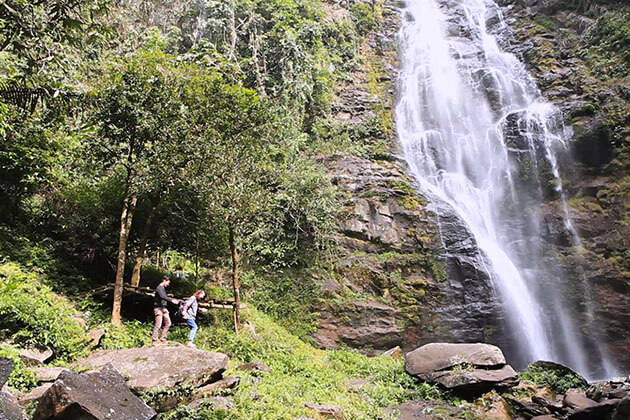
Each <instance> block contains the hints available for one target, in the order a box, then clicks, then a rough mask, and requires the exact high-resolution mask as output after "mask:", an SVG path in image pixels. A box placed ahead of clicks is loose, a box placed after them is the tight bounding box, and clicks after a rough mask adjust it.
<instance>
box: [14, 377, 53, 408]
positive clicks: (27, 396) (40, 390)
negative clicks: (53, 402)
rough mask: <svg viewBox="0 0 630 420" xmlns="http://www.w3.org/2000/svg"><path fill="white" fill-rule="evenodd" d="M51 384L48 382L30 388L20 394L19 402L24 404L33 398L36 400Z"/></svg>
mask: <svg viewBox="0 0 630 420" xmlns="http://www.w3.org/2000/svg"><path fill="white" fill-rule="evenodd" d="M52 385H53V384H52V382H48V383H46V384H44V385H40V386H38V387H35V388H33V389H31V391H30V392H29V393H28V394H25V395H22V396H20V404H22V405H25V404H28V403H30V402H33V401H35V400H38V399H39V398H41V396H42V395H44V394H45V393H46V391H48V390H49V389H50V387H51V386H52Z"/></svg>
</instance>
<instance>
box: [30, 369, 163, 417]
mask: <svg viewBox="0 0 630 420" xmlns="http://www.w3.org/2000/svg"><path fill="white" fill-rule="evenodd" d="M155 418H156V412H155V411H154V410H153V409H152V408H151V407H149V406H148V405H146V404H145V403H144V402H143V401H142V400H141V399H140V398H138V397H136V396H135V395H134V394H133V393H132V392H131V391H130V390H129V388H127V385H126V384H125V378H123V377H122V376H121V375H120V373H118V371H117V370H116V369H114V368H113V367H112V366H111V365H109V366H106V367H104V368H103V369H102V370H101V371H99V372H88V373H82V374H79V373H75V372H71V371H63V372H62V373H61V375H60V376H59V379H57V381H55V383H54V384H53V385H52V386H51V387H50V389H48V391H46V392H45V393H44V395H42V396H41V398H39V400H38V403H37V408H36V410H35V414H34V415H33V420H77V419H86V420H87V419H90V420H153V419H155Z"/></svg>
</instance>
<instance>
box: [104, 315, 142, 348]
mask: <svg viewBox="0 0 630 420" xmlns="http://www.w3.org/2000/svg"><path fill="white" fill-rule="evenodd" d="M103 327H105V337H103V341H102V342H101V347H102V348H104V349H126V348H131V347H143V346H146V345H149V344H151V331H152V329H153V328H152V326H151V325H149V324H147V323H142V322H139V321H126V322H124V323H123V325H120V326H116V325H112V324H110V323H107V324H103Z"/></svg>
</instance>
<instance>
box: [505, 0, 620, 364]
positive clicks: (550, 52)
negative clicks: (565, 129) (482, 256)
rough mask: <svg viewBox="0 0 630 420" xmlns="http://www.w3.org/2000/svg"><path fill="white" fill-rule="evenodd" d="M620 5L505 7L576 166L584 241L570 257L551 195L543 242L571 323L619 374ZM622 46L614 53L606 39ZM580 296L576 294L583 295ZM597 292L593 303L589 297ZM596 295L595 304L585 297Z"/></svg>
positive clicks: (527, 0) (560, 1)
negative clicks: (561, 123) (563, 282)
mask: <svg viewBox="0 0 630 420" xmlns="http://www.w3.org/2000/svg"><path fill="white" fill-rule="evenodd" d="M623 3H624V2H621V1H593V0H589V1H587V0H582V1H566V0H553V1H537V0H512V1H507V0H504V1H503V2H502V5H503V6H506V7H505V8H504V13H505V15H506V17H507V18H508V23H509V24H510V26H511V27H512V28H513V29H514V42H512V43H511V46H510V47H509V48H511V49H512V51H513V52H515V53H516V54H517V55H518V56H520V57H521V58H522V60H523V61H524V62H525V63H526V64H527V65H528V67H529V69H530V71H531V72H532V74H533V75H534V76H535V77H536V79H537V81H538V85H539V87H540V88H541V90H542V91H543V94H544V95H545V97H547V98H548V99H549V100H551V101H552V102H554V103H555V104H556V105H557V106H558V107H560V108H561V109H562V110H563V111H564V114H565V116H566V124H567V126H569V127H571V129H572V132H573V135H572V137H571V151H572V154H573V157H574V159H575V160H574V162H565V165H564V168H563V169H564V171H563V177H564V178H565V188H566V191H567V194H568V198H569V200H568V204H569V213H570V216H571V218H572V221H573V224H574V226H575V227H576V229H577V231H578V233H579V235H580V237H581V240H582V247H581V248H580V249H577V250H576V249H571V248H570V247H568V246H567V245H568V243H569V242H568V241H567V240H566V238H567V237H568V236H569V233H568V232H567V231H566V228H565V227H564V226H563V223H562V217H561V212H562V206H561V203H560V202H559V200H558V197H554V196H553V195H551V196H550V197H549V201H548V202H547V204H546V205H545V207H544V209H543V211H544V213H545V224H546V230H547V233H548V235H547V236H546V240H547V241H548V243H549V245H550V246H551V247H553V249H555V251H554V252H557V253H558V254H560V255H562V258H563V262H564V267H565V269H566V270H567V276H566V278H567V282H568V283H569V284H568V285H567V286H568V289H570V288H573V289H574V290H575V289H577V290H581V289H584V288H585V287H586V289H587V297H586V298H584V297H583V296H568V298H569V299H572V300H573V302H574V304H573V306H574V309H575V313H574V314H573V316H574V317H575V318H576V319H579V320H581V321H582V322H583V323H584V324H586V323H593V324H594V326H595V328H594V330H595V331H600V332H602V334H601V336H600V337H592V339H598V340H603V341H604V342H605V343H606V344H607V346H608V351H609V352H610V354H611V356H612V358H613V359H614V360H615V362H616V363H617V365H618V368H619V369H620V370H621V371H628V370H630V357H629V356H628V352H627V349H628V348H629V346H630V327H629V326H630V258H628V257H630V254H629V251H628V249H629V247H630V223H629V222H630V213H628V210H629V206H628V203H629V202H630V176H629V175H630V165H629V163H630V159H629V155H628V146H629V140H630V103H629V102H630V82H629V79H628V77H629V76H630V71H629V68H628V61H627V59H624V56H623V49H624V48H625V49H627V48H628V44H627V42H628V39H627V38H626V39H625V42H626V43H625V44H624V39H623V36H622V35H620V34H616V33H615V30H619V31H622V30H623V29H621V24H622V23H623V22H625V21H626V20H625V19H626V18H627V17H628V16H630V14H629V13H630V9H629V8H628V6H627V5H624V4H623ZM608 38H612V39H615V42H616V44H614V45H616V47H614V46H613V45H612V44H610V43H609V42H608V41H607V39H608ZM576 286H577V287H576ZM589 290H590V293H588V292H589ZM589 294H590V297H589V296H588V295H589Z"/></svg>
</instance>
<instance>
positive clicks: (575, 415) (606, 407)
mask: <svg viewBox="0 0 630 420" xmlns="http://www.w3.org/2000/svg"><path fill="white" fill-rule="evenodd" d="M620 401H621V400H607V401H603V402H600V403H599V404H596V405H594V406H591V407H586V408H582V409H579V410H576V411H574V412H572V413H570V414H569V417H568V418H569V420H595V419H606V418H608V416H610V415H612V413H614V412H615V410H616V408H617V406H618V405H619V403H620Z"/></svg>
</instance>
